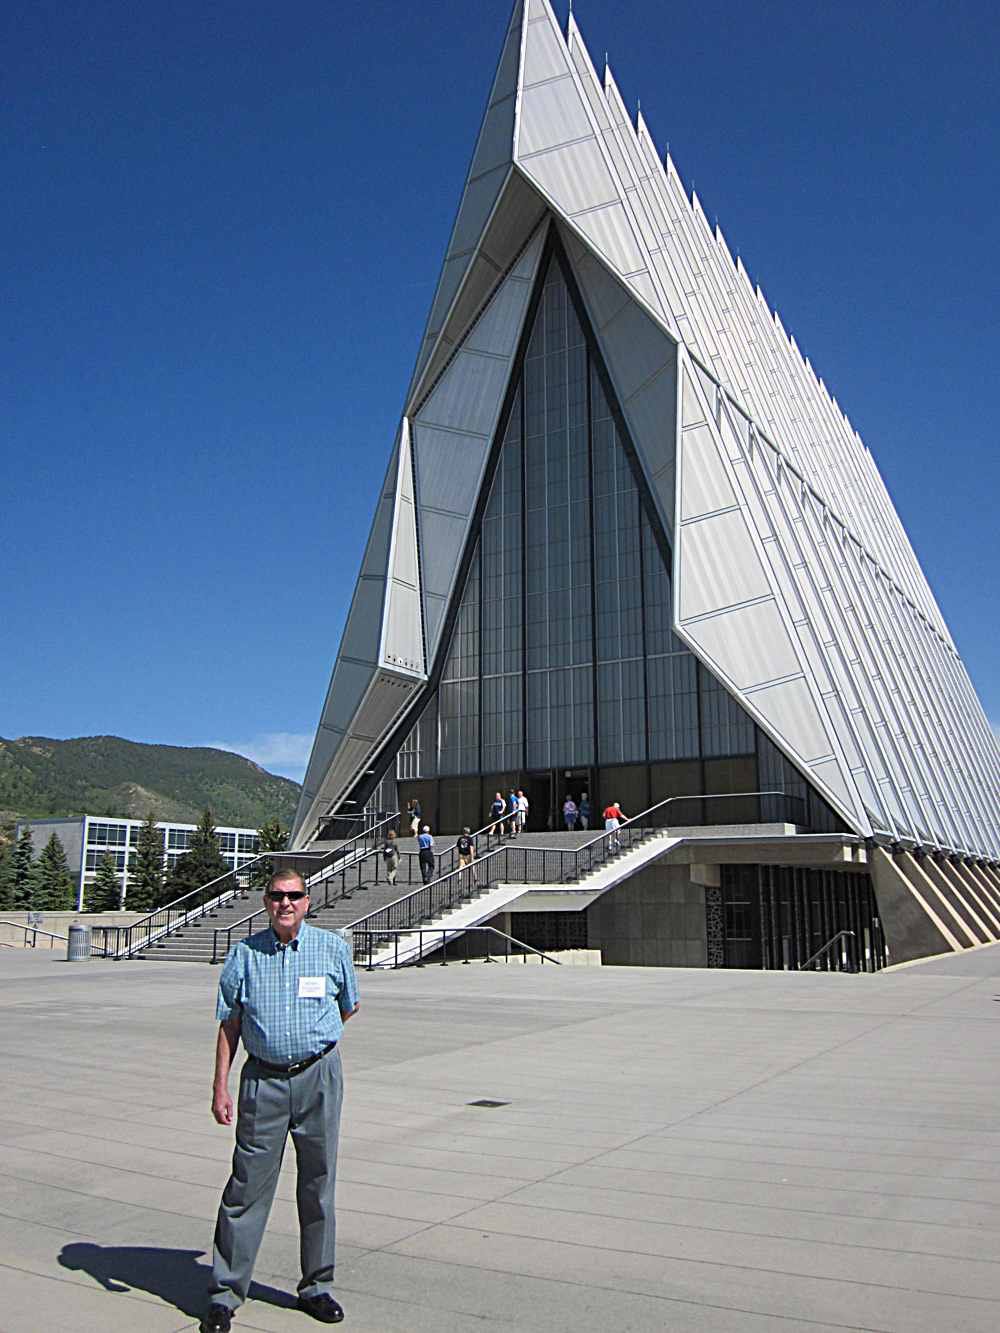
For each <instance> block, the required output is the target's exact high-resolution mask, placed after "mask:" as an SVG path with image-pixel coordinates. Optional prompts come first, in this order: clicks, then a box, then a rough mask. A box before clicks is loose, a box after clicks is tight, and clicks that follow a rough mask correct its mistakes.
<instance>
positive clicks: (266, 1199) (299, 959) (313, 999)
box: [200, 869, 359, 1333]
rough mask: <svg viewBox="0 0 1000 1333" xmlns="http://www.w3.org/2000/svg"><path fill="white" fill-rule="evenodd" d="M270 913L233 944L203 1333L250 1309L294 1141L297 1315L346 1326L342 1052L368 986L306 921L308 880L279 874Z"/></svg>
mask: <svg viewBox="0 0 1000 1333" xmlns="http://www.w3.org/2000/svg"><path fill="white" fill-rule="evenodd" d="M264 905H265V907H266V908H267V915H268V918H269V920H270V924H269V925H268V927H267V929H266V930H262V931H258V932H257V934H255V935H250V936H249V937H248V938H247V939H245V940H240V942H239V943H238V944H236V945H234V946H233V948H232V949H231V950H230V951H229V954H228V956H227V957H226V962H225V965H224V967H223V969H222V975H221V976H220V977H219V992H218V999H217V1001H216V1018H217V1019H218V1020H219V1033H218V1037H217V1039H216V1046H215V1081H214V1084H213V1088H212V1115H213V1116H214V1117H215V1120H216V1123H217V1124H220V1125H231V1124H232V1123H233V1120H234V1117H235V1121H236V1148H235V1151H234V1153H233V1170H232V1175H231V1176H230V1177H229V1183H228V1185H227V1186H226V1188H225V1191H224V1193H223V1195H222V1202H221V1204H220V1205H219V1215H218V1219H217V1221H216V1224H215V1243H214V1247H213V1251H212V1279H211V1286H210V1288H209V1301H210V1304H209V1307H208V1310H207V1311H206V1313H205V1315H204V1317H203V1319H202V1321H201V1324H200V1328H201V1333H229V1329H230V1327H231V1325H232V1320H233V1315H234V1314H235V1312H236V1311H237V1310H238V1309H239V1307H240V1306H241V1305H242V1304H243V1302H244V1301H245V1300H246V1297H247V1291H248V1290H249V1287H250V1279H251V1276H252V1274H253V1266H254V1261H255V1260H256V1258H257V1251H258V1249H259V1248H260V1242H261V1238H262V1236H263V1235H264V1227H265V1226H266V1224H267V1217H268V1213H269V1212H270V1211H271V1201H272V1199H273V1198H274V1191H275V1187H276V1186H277V1183H278V1173H279V1171H280V1169H281V1159H282V1157H283V1155H284V1151H285V1144H286V1142H287V1139H288V1135H289V1134H291V1136H292V1143H293V1144H294V1145H295V1158H296V1164H297V1167H298V1184H297V1187H296V1192H295V1199H296V1204H297V1207H298V1215H299V1232H300V1237H301V1239H300V1254H301V1260H302V1280H301V1281H300V1282H299V1285H298V1307H299V1309H300V1310H304V1311H305V1313H306V1314H309V1315H312V1317H313V1318H314V1319H318V1320H319V1321H320V1322H321V1323H324V1324H339V1323H340V1321H341V1320H342V1319H343V1317H344V1311H343V1310H342V1309H341V1307H340V1304H339V1303H338V1302H337V1301H336V1300H334V1297H333V1293H332V1290H331V1289H332V1287H333V1269H334V1239H335V1226H336V1224H335V1216H334V1186H335V1184H336V1179H337V1142H338V1137H339V1133H340V1107H341V1101H342V1098H343V1073H342V1069H341V1063H340V1045H339V1043H340V1039H341V1036H342V1035H343V1031H344V1024H345V1023H346V1022H347V1020H348V1019H349V1018H352V1017H353V1016H354V1015H355V1014H356V1013H357V1012H358V1008H359V1005H358V984H357V980H356V978H355V975H354V965H353V963H352V961H351V953H350V949H349V948H348V946H347V944H346V943H345V942H344V940H343V939H342V938H341V936H340V935H335V934H334V933H333V932H332V931H329V930H320V929H318V928H317V927H316V926H311V925H309V923H308V922H307V921H306V919H305V917H306V913H307V912H308V911H309V892H308V890H307V889H306V886H305V884H304V883H303V881H302V876H301V875H300V874H299V873H298V871H296V870H290V869H288V870H279V871H278V872H277V874H276V875H273V876H272V878H271V882H270V884H269V885H268V888H267V890H266V891H265V893H264ZM241 1040H242V1042H243V1045H244V1046H245V1047H246V1052H247V1059H246V1062H245V1064H244V1065H243V1069H242V1071H241V1073H240V1087H239V1093H238V1096H237V1100H236V1105H235V1107H234V1105H233V1099H232V1097H231V1096H230V1093H229V1071H230V1069H231V1067H232V1063H233V1057H234V1056H235V1055H236V1051H237V1047H238V1046H239V1043H240V1041H241Z"/></svg>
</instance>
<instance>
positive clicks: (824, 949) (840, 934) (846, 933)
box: [798, 930, 857, 972]
mask: <svg viewBox="0 0 1000 1333" xmlns="http://www.w3.org/2000/svg"><path fill="white" fill-rule="evenodd" d="M844 939H851V940H853V939H857V936H856V935H855V933H854V931H853V930H838V931H837V933H836V935H834V936H833V937H832V938H831V939H828V940H827V942H826V943H825V944H822V945H820V947H819V948H818V949H817V950H816V952H815V953H814V954H812V955H811V956H810V957H809V958H807V959H806V961H805V962H804V963H800V964H799V969H798V970H799V971H800V972H804V971H805V970H806V968H808V967H812V965H813V963H815V962H816V961H817V960H818V959H820V958H822V957H823V955H824V954H825V953H828V952H829V950H830V949H832V948H833V946H834V945H835V944H836V943H837V942H838V940H844Z"/></svg>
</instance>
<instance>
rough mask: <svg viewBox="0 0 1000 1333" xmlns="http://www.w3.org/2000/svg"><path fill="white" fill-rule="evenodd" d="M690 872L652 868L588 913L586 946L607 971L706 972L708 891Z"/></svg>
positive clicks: (686, 868) (687, 869)
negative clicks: (689, 969)
mask: <svg viewBox="0 0 1000 1333" xmlns="http://www.w3.org/2000/svg"><path fill="white" fill-rule="evenodd" d="M690 870H691V867H690V866H686V865H664V864H663V863H662V862H661V863H659V864H654V865H651V866H648V867H647V868H646V869H645V870H640V871H639V872H638V874H635V875H633V876H632V877H631V878H630V879H627V880H626V881H625V882H624V883H623V884H619V885H618V886H617V888H614V889H610V890H609V891H608V892H607V893H605V894H603V895H602V896H601V897H600V898H599V899H598V900H597V901H596V902H595V903H593V904H592V905H591V906H590V907H588V908H587V944H588V947H589V948H591V949H600V951H601V957H602V961H603V963H604V964H605V966H619V967H627V966H632V967H706V966H707V964H708V944H707V938H706V931H705V890H704V888H703V886H702V885H701V884H693V883H692V882H691V877H690Z"/></svg>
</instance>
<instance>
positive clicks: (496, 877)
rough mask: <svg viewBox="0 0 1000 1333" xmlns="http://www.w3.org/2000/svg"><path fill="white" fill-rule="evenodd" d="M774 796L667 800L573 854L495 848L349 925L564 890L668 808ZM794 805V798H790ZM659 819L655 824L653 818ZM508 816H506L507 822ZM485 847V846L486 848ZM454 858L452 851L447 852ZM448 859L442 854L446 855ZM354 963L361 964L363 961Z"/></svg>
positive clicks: (414, 918)
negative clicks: (512, 891) (496, 894)
mask: <svg viewBox="0 0 1000 1333" xmlns="http://www.w3.org/2000/svg"><path fill="white" fill-rule="evenodd" d="M761 796H767V797H772V796H777V797H785V796H786V793H784V792H777V791H754V792H709V793H707V794H704V795H703V794H701V793H699V794H698V795H691V796H668V797H666V798H665V799H664V800H662V801H657V802H656V804H655V805H651V806H650V807H649V809H648V810H643V811H642V812H641V813H640V814H638V815H632V816H630V817H629V818H627V819H624V820H622V821H621V823H620V824H619V826H618V828H614V829H607V830H605V832H603V833H597V834H595V836H594V837H593V838H591V839H589V841H587V842H585V843H583V844H582V845H581V846H579V847H575V848H568V849H563V848H556V847H530V846H517V845H515V844H514V842H513V841H510V842H507V843H505V844H504V845H503V846H494V847H493V849H492V850H488V851H486V852H485V853H484V854H483V855H477V856H476V858H475V860H474V861H473V863H472V865H471V866H464V867H457V868H451V869H448V870H446V871H445V873H444V874H440V875H438V876H437V878H435V879H433V880H431V881H430V882H429V883H427V884H425V885H423V886H422V887H421V888H419V889H416V890H415V891H414V892H412V893H408V894H404V895H403V896H402V897H400V898H397V899H396V900H395V901H394V902H391V903H387V904H386V905H385V906H384V907H380V908H378V909H377V910H376V911H374V912H371V913H369V915H368V916H365V917H360V918H359V919H358V920H357V921H355V922H352V926H351V928H352V930H354V931H362V932H366V931H368V932H370V931H375V932H378V931H388V932H392V931H397V930H398V931H404V932H405V931H411V930H414V929H417V928H419V927H420V926H421V924H422V923H424V922H427V921H433V920H434V919H435V918H436V917H439V916H441V915H442V914H443V913H445V912H450V911H453V910H454V909H455V908H456V907H459V906H461V905H462V904H463V903H466V902H469V901H470V900H471V899H472V898H473V897H476V896H478V895H480V894H482V893H485V892H486V891H487V889H489V888H491V887H492V886H493V885H496V884H568V883H574V882H576V881H578V880H580V879H582V878H584V877H585V876H587V875H589V874H591V873H593V872H595V871H597V870H600V869H601V868H602V867H603V866H605V865H607V864H608V863H609V862H610V861H612V860H615V859H616V858H617V857H618V856H620V855H622V854H623V853H624V852H626V851H629V850H631V849H632V848H633V847H636V846H638V845H639V844H640V843H642V842H645V841H646V839H647V838H650V837H652V836H653V835H654V834H658V833H664V832H666V831H667V830H668V828H669V825H668V824H667V823H666V822H664V821H663V820H662V815H663V813H664V812H665V811H666V809H667V807H668V806H672V805H676V804H677V803H679V802H682V801H686V802H691V801H699V802H706V801H723V800H730V801H731V800H735V799H743V798H747V797H761ZM788 799H791V800H797V799H798V798H795V797H792V798H788ZM654 815H655V816H657V818H656V819H653V818H651V816H654ZM509 818H511V816H508V819H509ZM497 823H498V821H496V820H493V821H491V822H490V824H488V825H485V826H484V828H482V829H480V830H478V834H477V836H481V835H484V834H486V835H487V836H489V834H488V833H487V830H491V829H493V828H494V827H495V826H496V824H497ZM487 845H488V844H487ZM449 852H450V853H454V852H455V849H454V848H451V849H449ZM448 854H449V853H446V855H448ZM356 961H362V962H363V961H364V960H363V959H360V960H358V959H357V958H356Z"/></svg>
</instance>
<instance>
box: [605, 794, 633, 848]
mask: <svg viewBox="0 0 1000 1333" xmlns="http://www.w3.org/2000/svg"><path fill="white" fill-rule="evenodd" d="M627 818H628V815H626V814H625V813H624V812H623V810H622V808H621V806H620V805H619V804H618V802H617V801H612V802H611V804H610V805H609V806H606V807H605V809H604V831H605V833H610V834H611V837H610V838H609V839H608V851H609V852H620V851H621V849H622V844H621V839H620V838H619V837H618V829H619V826H620V825H621V823H622V821H623V820H625V819H627Z"/></svg>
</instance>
